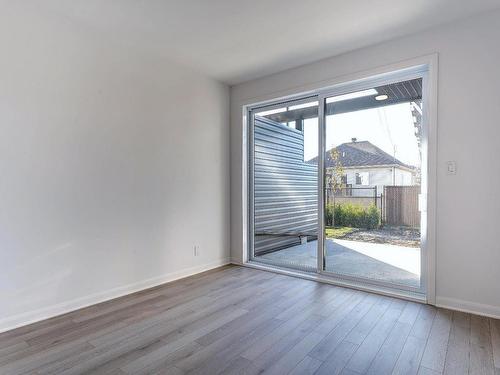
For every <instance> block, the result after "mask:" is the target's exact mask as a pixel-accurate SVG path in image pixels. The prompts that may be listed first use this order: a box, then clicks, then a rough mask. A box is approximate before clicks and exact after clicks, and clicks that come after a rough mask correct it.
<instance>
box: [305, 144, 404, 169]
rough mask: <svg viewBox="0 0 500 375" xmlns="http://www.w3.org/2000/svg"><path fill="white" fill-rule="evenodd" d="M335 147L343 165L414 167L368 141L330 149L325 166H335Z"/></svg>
mask: <svg viewBox="0 0 500 375" xmlns="http://www.w3.org/2000/svg"><path fill="white" fill-rule="evenodd" d="M334 149H336V150H337V151H338V154H339V159H340V162H341V164H342V166H343V167H362V166H372V165H394V164H397V165H400V166H403V167H406V168H411V169H413V168H414V167H412V166H410V165H408V164H405V163H403V162H402V161H400V160H398V159H396V158H394V157H393V156H391V155H389V154H388V153H387V152H385V151H383V150H381V149H380V148H378V147H377V146H375V145H374V144H372V143H370V142H368V141H356V142H349V143H342V144H341V145H339V146H337V147H335V148H333V149H330V150H328V151H327V152H326V154H325V167H327V168H328V167H333V166H334V161H333V160H332V156H331V151H332V150H334ZM309 163H317V158H314V159H312V160H310V161H309Z"/></svg>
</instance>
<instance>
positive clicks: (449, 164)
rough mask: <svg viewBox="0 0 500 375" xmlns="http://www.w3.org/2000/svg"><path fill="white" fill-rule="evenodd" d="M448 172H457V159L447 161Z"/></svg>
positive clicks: (453, 173)
mask: <svg viewBox="0 0 500 375" xmlns="http://www.w3.org/2000/svg"><path fill="white" fill-rule="evenodd" d="M446 173H447V174H449V175H455V174H457V162H456V161H453V160H451V161H448V162H446Z"/></svg>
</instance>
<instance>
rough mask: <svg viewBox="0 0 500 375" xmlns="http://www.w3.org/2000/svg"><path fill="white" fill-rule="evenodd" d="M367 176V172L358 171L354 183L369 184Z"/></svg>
mask: <svg viewBox="0 0 500 375" xmlns="http://www.w3.org/2000/svg"><path fill="white" fill-rule="evenodd" d="M369 176H370V174H369V173H368V172H359V173H356V185H369V184H370V181H369Z"/></svg>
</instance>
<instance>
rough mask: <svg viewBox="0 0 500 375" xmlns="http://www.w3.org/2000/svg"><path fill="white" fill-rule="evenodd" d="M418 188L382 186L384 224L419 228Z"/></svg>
mask: <svg viewBox="0 0 500 375" xmlns="http://www.w3.org/2000/svg"><path fill="white" fill-rule="evenodd" d="M419 193H420V186H384V194H383V201H384V204H383V216H384V224H387V225H397V226H409V227H413V228H419V227H420V211H419V210H418V194H419Z"/></svg>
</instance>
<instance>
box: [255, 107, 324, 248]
mask: <svg viewBox="0 0 500 375" xmlns="http://www.w3.org/2000/svg"><path fill="white" fill-rule="evenodd" d="M254 147H255V152H254V174H255V185H254V194H255V205H254V207H255V213H254V214H255V241H254V249H255V255H259V254H263V253H266V252H272V251H274V250H279V249H282V248H284V247H288V246H293V245H296V244H299V243H300V236H301V235H307V236H309V239H311V238H313V237H316V236H317V230H318V206H317V205H318V191H317V176H318V168H317V166H316V165H311V164H307V163H305V162H304V135H303V133H302V132H300V131H298V130H295V129H292V128H289V127H287V126H284V125H282V124H280V123H277V122H274V121H271V120H269V119H267V118H264V117H259V116H256V117H255V126H254Z"/></svg>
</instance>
